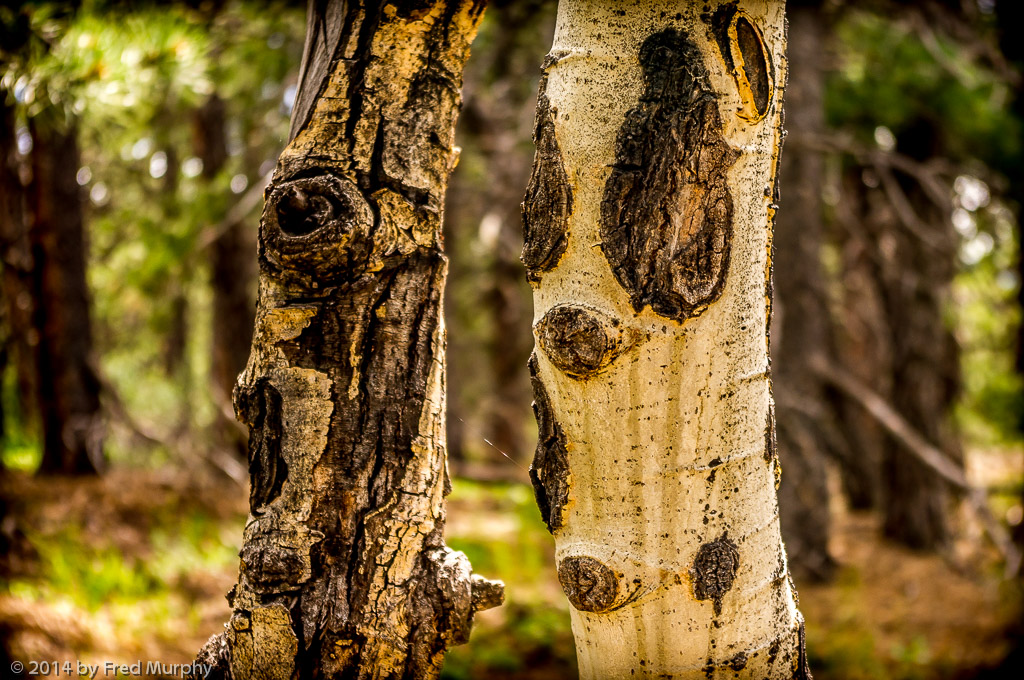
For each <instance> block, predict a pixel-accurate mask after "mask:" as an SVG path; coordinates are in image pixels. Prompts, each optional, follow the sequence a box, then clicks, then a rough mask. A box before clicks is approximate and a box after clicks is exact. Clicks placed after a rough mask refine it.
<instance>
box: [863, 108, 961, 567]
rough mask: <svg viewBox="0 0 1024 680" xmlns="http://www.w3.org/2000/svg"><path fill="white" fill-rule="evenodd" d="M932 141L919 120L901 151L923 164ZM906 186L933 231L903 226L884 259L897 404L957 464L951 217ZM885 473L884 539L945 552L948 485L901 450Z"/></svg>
mask: <svg viewBox="0 0 1024 680" xmlns="http://www.w3.org/2000/svg"><path fill="white" fill-rule="evenodd" d="M935 140H936V133H935V130H934V128H933V126H932V124H931V123H930V122H929V121H925V120H921V121H919V122H918V124H917V125H915V126H914V127H912V128H911V129H910V130H908V131H907V132H906V133H905V134H903V135H901V137H900V139H899V150H900V151H901V152H903V153H905V154H907V155H909V156H910V157H912V158H915V159H917V160H926V159H928V158H931V157H933V156H934V155H935V154H936V151H937V149H936V148H935V144H936V142H935ZM900 179H901V178H900V177H897V178H896V181H900ZM903 184H904V186H903V191H904V192H905V193H906V195H907V198H908V200H909V202H910V205H911V207H912V209H913V210H914V211H915V212H916V213H917V214H918V215H919V216H921V218H922V220H923V221H924V224H927V225H930V227H931V231H930V232H929V233H928V234H927V238H922V237H921V236H920V235H918V234H914V233H911V232H910V230H909V229H908V228H906V226H905V225H899V227H897V228H896V229H895V230H893V233H892V234H891V237H892V239H893V244H894V247H893V248H892V249H891V250H889V251H886V250H885V249H882V250H881V253H880V254H881V256H882V258H883V260H884V261H885V262H886V267H885V270H884V271H883V276H884V277H885V287H886V297H885V304H886V313H887V316H888V319H889V327H890V328H891V330H892V348H893V406H894V407H895V408H896V410H897V411H898V412H899V413H900V414H902V415H903V416H904V417H905V418H906V419H907V420H908V421H909V422H910V423H911V424H912V425H913V426H914V427H915V428H916V429H917V430H918V431H919V432H921V433H922V434H923V435H924V436H925V437H926V438H927V439H928V440H929V441H932V442H936V443H937V444H938V445H939V448H940V449H942V450H943V451H948V452H952V453H953V454H954V455H956V456H957V457H958V458H959V457H960V456H959V451H960V449H959V442H958V440H957V438H956V437H955V436H954V434H953V431H952V429H951V423H950V422H949V417H950V414H951V410H952V407H953V404H954V403H955V400H956V398H957V395H958V393H959V388H960V354H959V348H958V346H957V343H956V339H955V338H954V337H953V333H952V330H951V329H950V328H949V327H948V325H947V323H946V308H947V306H948V305H949V303H950V295H951V288H952V282H953V276H954V275H955V273H956V267H955V263H956V252H957V249H956V245H957V239H956V234H955V232H954V231H953V227H952V224H951V223H950V221H949V217H948V215H947V214H944V213H943V212H942V211H940V210H938V209H937V208H936V207H935V206H934V204H933V203H932V202H931V200H930V199H928V198H927V197H926V196H925V195H924V191H923V190H922V189H921V188H920V187H919V186H918V185H917V183H916V182H914V181H911V180H910V179H909V178H907V181H906V182H904V183H903ZM883 471H884V479H885V481H886V484H887V489H888V493H887V494H886V495H885V506H884V507H885V532H886V534H887V535H888V536H889V537H891V538H894V539H896V540H897V541H899V542H901V543H904V544H906V545H908V546H910V547H913V548H923V549H934V548H939V547H942V546H944V545H945V544H946V542H947V540H948V538H949V521H948V517H947V514H948V511H949V508H948V505H949V501H950V498H949V489H948V487H947V485H946V483H945V482H944V481H942V480H941V479H939V478H938V476H937V475H935V474H934V473H933V472H932V471H931V470H929V469H928V468H926V467H925V466H924V465H923V464H922V463H920V462H919V461H917V460H916V459H914V458H911V457H910V456H907V455H906V453H905V452H903V451H900V450H899V449H898V444H894V445H893V446H890V447H887V449H886V456H885V458H884V460H883Z"/></svg>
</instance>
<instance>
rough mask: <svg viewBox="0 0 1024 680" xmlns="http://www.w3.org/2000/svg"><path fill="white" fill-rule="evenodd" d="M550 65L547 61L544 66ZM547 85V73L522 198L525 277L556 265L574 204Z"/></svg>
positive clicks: (535, 277)
mask: <svg viewBox="0 0 1024 680" xmlns="http://www.w3.org/2000/svg"><path fill="white" fill-rule="evenodd" d="M549 65H550V63H546V64H545V67H547V66H549ZM546 88H547V76H544V77H543V78H541V82H540V93H539V94H538V95H537V117H536V122H535V124H534V131H533V140H534V144H535V145H536V147H537V153H536V156H535V157H534V160H533V172H532V174H531V175H530V182H529V184H528V185H527V187H526V198H525V199H524V201H523V253H522V256H521V257H520V259H521V260H522V261H523V264H524V265H525V266H526V278H527V279H528V280H530V281H539V280H540V275H541V272H545V271H548V270H550V269H553V268H554V267H555V265H556V264H558V259H559V258H560V257H561V256H562V253H564V252H565V248H566V246H567V244H568V241H569V236H568V232H569V215H571V214H572V205H573V197H572V187H571V186H570V185H569V176H568V175H567V174H566V172H565V166H564V165H563V164H562V151H561V149H560V148H559V146H558V139H557V137H556V136H555V123H554V115H553V114H554V111H553V110H552V108H551V104H550V102H549V101H548V98H547V96H546V95H545V94H544V90H545V89H546Z"/></svg>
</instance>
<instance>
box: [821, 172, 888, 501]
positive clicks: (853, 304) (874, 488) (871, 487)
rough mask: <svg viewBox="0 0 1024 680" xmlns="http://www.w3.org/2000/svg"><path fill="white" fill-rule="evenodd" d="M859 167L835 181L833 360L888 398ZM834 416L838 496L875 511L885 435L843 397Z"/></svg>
mask: <svg viewBox="0 0 1024 680" xmlns="http://www.w3.org/2000/svg"><path fill="white" fill-rule="evenodd" d="M862 173H863V168H861V167H859V166H853V167H849V168H848V169H847V170H846V171H845V172H844V173H843V176H842V178H841V181H842V188H841V189H840V192H839V195H840V199H841V200H840V203H839V205H838V206H837V209H836V214H837V218H838V219H837V221H836V222H837V226H838V229H837V232H836V233H835V234H833V239H834V241H835V243H836V246H837V248H839V250H840V253H841V256H840V257H841V261H842V264H841V270H842V280H841V286H840V289H841V292H842V298H841V300H840V302H839V311H838V317H839V319H840V322H839V323H837V324H835V343H836V352H835V359H836V361H837V362H838V363H839V364H840V365H841V366H842V367H843V368H844V369H845V370H846V371H848V372H849V373H850V374H851V375H853V376H855V377H857V379H858V380H860V381H861V382H862V383H863V384H865V385H868V386H870V387H871V389H873V390H874V391H875V392H876V393H878V394H882V395H891V394H892V346H891V345H892V341H891V338H890V333H889V326H888V320H887V319H886V316H885V305H884V304H883V295H882V291H881V281H880V280H879V278H878V273H877V269H878V267H877V262H876V249H875V245H874V243H873V240H874V238H873V235H872V233H871V230H870V229H869V228H866V226H865V225H866V224H867V220H868V219H870V217H869V215H870V214H871V213H870V210H869V209H868V205H867V203H868V201H867V198H868V197H867V191H868V189H867V187H865V185H864V181H863V178H862ZM829 401H830V402H831V404H832V407H833V408H834V409H835V412H836V413H838V414H839V421H838V423H837V429H838V431H839V433H840V436H841V438H842V440H843V441H844V442H845V443H846V445H847V451H848V456H847V457H846V458H845V459H844V460H843V461H842V483H843V491H844V492H845V495H846V498H847V500H848V501H849V504H850V507H851V508H853V509H855V510H868V509H872V508H875V507H876V506H878V504H879V500H880V498H881V496H882V494H883V491H884V485H883V484H882V478H881V475H882V464H881V460H882V451H884V450H885V448H886V446H887V445H888V444H887V439H888V435H887V434H886V433H885V432H884V431H883V430H882V429H881V428H880V427H879V425H878V421H876V420H875V419H874V418H873V417H872V416H871V415H870V414H869V413H867V412H866V411H865V410H864V409H863V408H862V407H861V406H860V404H857V403H854V402H852V401H851V400H850V399H848V398H847V397H846V396H845V395H841V394H837V393H835V392H830V393H829Z"/></svg>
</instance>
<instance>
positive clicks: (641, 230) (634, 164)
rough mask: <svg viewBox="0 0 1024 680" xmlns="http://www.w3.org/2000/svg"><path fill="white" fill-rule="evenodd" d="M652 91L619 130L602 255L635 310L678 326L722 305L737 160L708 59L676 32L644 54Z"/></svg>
mask: <svg viewBox="0 0 1024 680" xmlns="http://www.w3.org/2000/svg"><path fill="white" fill-rule="evenodd" d="M639 58H640V65H641V67H642V68H643V71H644V79H645V82H646V87H645V90H644V93H643V95H642V96H641V97H640V102H639V104H638V105H637V106H636V107H635V108H634V109H632V110H630V111H629V113H627V114H626V119H625V121H624V122H623V124H622V127H621V128H620V129H619V133H618V136H617V138H616V143H615V164H614V166H613V168H612V172H611V175H610V176H609V178H608V181H607V182H606V183H605V189H604V196H603V199H602V201H601V225H600V226H601V239H602V244H601V249H602V250H603V251H604V254H605V257H606V258H607V259H608V263H609V264H610V265H611V268H612V271H613V272H614V274H615V278H616V279H617V280H618V282H619V283H620V284H621V285H622V287H623V288H625V290H626V291H627V292H628V293H629V296H630V302H631V303H632V305H633V308H634V309H636V310H637V311H640V310H641V309H643V308H644V307H645V306H647V305H650V307H651V308H652V309H653V310H654V311H655V312H656V313H658V314H661V315H662V316H666V317H668V318H671V319H675V320H677V321H684V320H685V319H687V318H689V317H691V316H694V315H696V314H698V313H700V311H702V309H703V308H705V307H706V306H707V305H709V304H711V303H712V302H714V301H715V300H716V299H718V297H719V296H720V295H721V292H722V288H723V287H724V284H725V278H726V274H727V272H728V266H729V251H730V246H731V243H732V233H733V224H732V221H733V199H732V194H731V192H730V190H729V186H728V183H727V179H726V173H727V172H728V170H729V168H730V167H731V166H732V164H733V163H735V162H736V159H737V158H738V157H739V152H738V151H736V150H735V149H733V148H732V147H730V146H729V145H728V143H727V142H726V141H725V139H724V138H723V136H722V122H721V116H720V114H719V110H718V98H717V95H716V93H715V91H714V90H713V88H712V86H711V84H710V81H709V78H708V72H707V68H706V67H705V65H704V58H703V56H702V54H701V52H700V50H699V49H698V48H697V46H696V45H695V44H694V43H693V41H692V40H691V39H690V37H689V36H688V35H687V34H686V33H685V32H684V31H679V30H676V29H672V28H670V29H666V30H664V31H661V32H659V33H655V34H653V35H651V36H650V37H649V38H648V39H647V40H645V41H644V43H643V45H642V46H641V48H640V55H639Z"/></svg>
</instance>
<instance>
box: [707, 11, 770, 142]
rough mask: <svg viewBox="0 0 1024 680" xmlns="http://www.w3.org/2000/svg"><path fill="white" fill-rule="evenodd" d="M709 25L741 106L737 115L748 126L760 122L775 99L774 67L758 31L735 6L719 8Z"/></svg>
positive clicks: (748, 17)
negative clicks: (748, 123) (737, 93)
mask: <svg viewBox="0 0 1024 680" xmlns="http://www.w3.org/2000/svg"><path fill="white" fill-rule="evenodd" d="M711 25H712V33H713V34H714V36H715V42H717V43H718V49H719V51H720V52H721V54H722V60H723V61H724V62H725V65H726V68H727V69H728V71H729V72H730V73H731V74H732V77H733V80H735V81H736V89H737V90H738V91H739V95H740V100H741V101H742V104H743V105H742V107H741V108H740V109H739V111H737V115H738V116H739V117H740V118H743V119H744V120H746V121H748V122H751V123H757V122H760V121H761V120H763V119H764V117H765V116H766V115H768V109H769V108H770V107H771V103H772V99H773V98H774V97H775V64H774V62H773V61H772V56H771V53H770V52H769V51H768V47H767V46H766V45H765V42H764V36H763V35H762V33H761V30H760V29H759V28H758V27H757V24H755V23H754V20H753V19H752V18H751V17H750V16H748V15H747V14H746V13H744V12H743V11H742V10H740V9H739V8H738V7H737V6H736V3H728V4H725V5H722V6H721V7H719V8H718V10H717V11H716V12H715V14H714V16H713V17H712V20H711Z"/></svg>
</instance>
